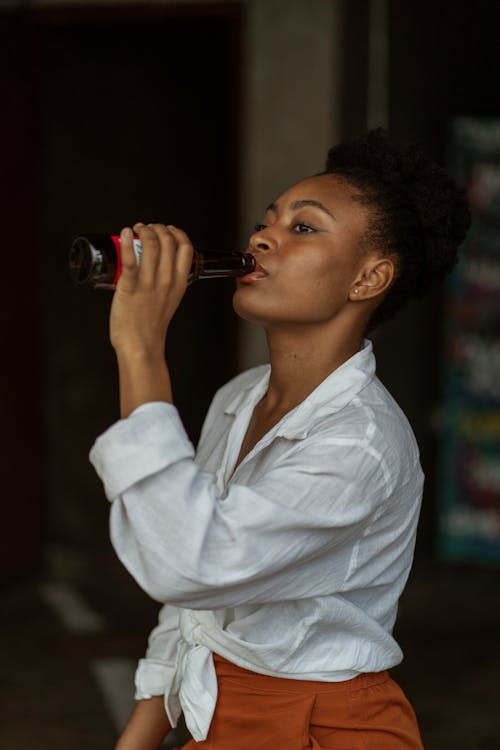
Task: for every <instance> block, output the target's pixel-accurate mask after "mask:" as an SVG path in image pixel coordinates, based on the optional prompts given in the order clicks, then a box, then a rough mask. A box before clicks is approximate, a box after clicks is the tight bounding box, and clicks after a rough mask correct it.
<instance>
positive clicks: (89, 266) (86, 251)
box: [69, 234, 255, 290]
mask: <svg viewBox="0 0 500 750" xmlns="http://www.w3.org/2000/svg"><path fill="white" fill-rule="evenodd" d="M134 251H135V256H136V259H137V262H138V263H140V261H141V255H142V245H141V242H140V240H139V239H137V238H135V239H134ZM69 268H70V276H71V278H72V279H73V281H75V282H76V283H77V284H83V285H86V286H90V287H93V288H94V289H110V290H113V289H115V287H116V284H117V282H118V279H119V278H120V273H121V246H120V237H119V236H117V235H110V234H86V235H81V236H79V237H77V238H76V239H75V240H74V241H73V243H72V245H71V249H70V253H69ZM254 270H255V258H254V257H253V255H250V253H239V252H229V253H225V252H222V251H212V250H210V251H203V252H201V251H199V250H195V252H194V257H193V264H192V266H191V271H190V274H189V283H191V282H193V281H196V280H197V279H215V278H220V277H223V276H245V274H247V273H252V271H254Z"/></svg>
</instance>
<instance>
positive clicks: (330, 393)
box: [224, 339, 375, 439]
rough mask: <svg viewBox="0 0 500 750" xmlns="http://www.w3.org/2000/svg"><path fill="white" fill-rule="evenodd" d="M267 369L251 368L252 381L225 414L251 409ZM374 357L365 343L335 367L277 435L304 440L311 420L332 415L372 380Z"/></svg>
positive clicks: (287, 417) (262, 387)
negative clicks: (252, 373)
mask: <svg viewBox="0 0 500 750" xmlns="http://www.w3.org/2000/svg"><path fill="white" fill-rule="evenodd" d="M270 371H271V367H270V365H262V366H261V367H258V368H255V377H254V378H251V379H250V380H249V381H248V382H247V384H246V385H245V386H243V387H242V388H241V389H240V390H239V391H238V393H237V394H236V396H235V398H233V399H232V401H230V402H229V404H228V405H227V406H226V408H225V410H224V411H225V413H226V414H230V415H237V414H239V413H240V412H241V411H242V410H243V409H245V408H248V407H249V406H250V405H251V406H252V408H253V407H255V405H256V404H257V403H258V402H259V401H260V399H261V398H262V397H263V396H264V395H265V393H266V391H267V386H268V383H269V375H270ZM374 375H375V355H374V353H373V347H372V343H371V341H369V340H368V339H365V341H364V343H363V347H362V348H361V349H360V350H359V352H356V354H354V355H353V356H352V357H350V358H349V359H348V360H346V361H345V362H344V363H343V364H342V365H340V367H337V369H336V370H334V371H333V372H332V373H330V375H328V376H327V377H326V378H325V380H323V382H321V383H320V384H319V385H318V386H317V387H316V388H315V389H314V391H312V393H310V394H309V396H307V398H305V399H304V401H302V402H301V403H300V404H298V406H296V407H295V408H294V409H292V410H291V411H290V412H289V413H288V414H286V415H285V417H283V419H282V420H281V422H280V423H279V426H278V429H277V433H276V434H277V435H281V436H282V437H285V438H288V439H302V438H305V437H307V435H308V433H309V431H310V429H311V427H312V426H313V423H314V420H315V419H316V418H318V417H322V416H325V415H327V414H333V413H335V412H337V411H339V410H340V409H342V408H343V407H344V406H346V405H347V404H348V403H349V402H350V401H352V399H353V398H354V397H355V396H356V395H357V394H358V393H359V392H360V391H361V390H362V389H363V388H364V387H365V386H366V385H368V383H370V381H371V380H372V379H373V377H374Z"/></svg>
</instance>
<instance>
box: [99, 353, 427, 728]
mask: <svg viewBox="0 0 500 750" xmlns="http://www.w3.org/2000/svg"><path fill="white" fill-rule="evenodd" d="M269 372H270V370H269V366H268V365H264V366H261V367H257V368H254V369H252V370H249V371H247V372H245V373H243V374H242V375H239V376H238V377H236V378H235V379H234V380H232V381H231V382H230V383H228V384H227V385H225V386H224V387H223V388H221V389H220V390H219V391H218V392H217V394H216V395H215V397H214V400H213V402H212V404H211V406H210V409H209V411H208V414H207V417H206V420H205V423H204V426H203V430H202V434H201V437H200V441H199V446H198V450H197V452H196V456H195V452H194V449H193V446H192V445H191V443H190V441H189V439H188V437H187V435H186V433H185V431H184V428H183V426H182V424H181V421H180V419H179V416H178V413H177V410H176V409H175V407H174V406H172V405H171V404H166V403H148V404H143V405H142V406H140V407H139V408H137V409H136V410H135V411H134V412H133V413H132V414H131V415H130V416H129V417H128V418H127V419H124V420H121V421H119V422H117V423H116V424H115V425H113V426H112V427H111V428H110V429H109V430H108V431H107V432H105V433H104V435H102V436H101V437H100V438H99V439H98V440H97V441H96V444H95V445H94V447H93V449H92V451H91V461H92V463H93V465H94V466H95V468H96V470H97V472H98V474H99V476H100V477H101V479H102V480H103V482H104V486H105V490H106V495H107V497H108V498H109V500H111V501H112V508H111V538H112V542H113V544H114V547H115V549H116V552H117V554H118V556H119V557H120V559H121V561H122V562H123V564H124V565H125V566H126V568H127V569H128V570H129V571H130V572H131V574H132V575H133V576H134V577H135V579H136V580H137V582H138V583H139V585H140V586H142V588H143V589H144V590H145V591H146V592H147V593H148V594H150V596H152V597H153V598H154V599H157V600H159V601H160V602H166V604H165V606H164V607H163V609H162V611H161V613H160V622H159V625H158V626H157V627H156V628H155V629H154V630H153V632H152V634H151V636H150V640H149V647H148V651H147V654H146V658H145V659H143V660H141V662H140V663H139V668H138V670H137V675H136V687H137V693H136V697H137V698H145V697H150V696H151V695H161V694H165V706H166V710H167V714H168V716H169V719H170V722H171V724H172V725H173V726H175V725H176V723H177V720H178V718H179V715H180V713H181V711H184V714H185V719H186V723H187V726H188V728H189V729H190V731H191V733H192V735H193V737H194V739H195V740H202V739H205V738H206V736H207V732H208V729H209V726H210V722H211V718H212V714H213V711H214V708H215V703H216V700H217V681H216V675H215V670H214V666H213V661H212V658H211V654H212V652H216V653H218V654H220V655H222V656H224V657H226V658H227V659H229V660H230V661H232V662H233V663H235V664H237V665H239V666H241V667H244V668H246V669H250V670H252V671H254V672H258V673H261V674H267V675H276V676H278V677H286V678H291V679H303V680H320V681H326V682H328V681H331V682H335V681H338V680H346V679H350V678H352V677H355V676H356V675H358V674H360V673H363V672H378V671H382V670H385V669H389V668H391V667H393V666H394V665H396V664H398V663H399V662H400V661H401V659H402V653H401V650H400V648H399V646H398V645H397V643H396V642H395V640H394V639H393V637H392V635H391V632H392V628H393V626H394V622H395V619H396V612H397V601H398V598H399V596H400V594H401V592H402V590H403V587H404V585H405V582H406V580H407V577H408V574H409V570H410V567H411V562H412V558H413V550H414V543H415V535H416V528H417V521H418V515H419V509H420V500H421V494H422V486H423V474H422V470H421V468H420V463H419V457H418V449H417V446H416V442H415V439H414V436H413V433H412V431H411V428H410V426H409V424H408V422H407V420H406V418H405V417H404V415H403V413H402V412H401V410H400V409H399V407H398V406H397V404H396V403H395V402H394V400H393V399H392V397H391V396H390V395H389V393H388V392H387V391H386V389H385V388H384V387H383V385H382V384H381V383H380V381H379V380H378V379H377V378H376V377H375V358H374V356H373V352H372V347H371V343H370V342H368V341H367V342H365V345H364V348H363V349H362V350H361V351H360V352H358V353H357V354H355V355H354V356H353V357H351V358H350V359H349V360H348V361H347V362H345V363H344V364H343V365H342V366H341V367H339V368H338V369H337V370H335V371H334V372H333V373H331V374H330V375H329V376H328V377H327V378H326V379H325V380H324V381H323V382H322V383H321V384H320V385H319V386H318V387H317V388H316V389H315V390H314V391H313V392H312V393H311V394H310V395H309V396H308V397H307V398H306V399H305V400H304V401H303V402H302V403H301V404H299V405H298V406H297V407H295V408H294V409H293V410H292V411H290V412H289V413H288V414H286V415H285V416H284V417H283V418H282V419H281V421H280V422H279V423H278V424H277V425H276V426H275V427H273V428H272V429H271V430H270V431H269V432H268V433H267V434H266V435H265V436H264V437H263V438H262V439H261V440H260V441H259V442H258V443H257V445H255V447H254V448H253V449H252V450H251V451H250V453H249V454H248V455H247V456H246V457H245V459H244V460H243V461H242V462H241V464H240V465H239V466H238V468H237V469H236V471H234V474H233V467H234V465H235V463H236V460H237V457H238V454H239V451H240V446H241V442H242V440H243V437H244V435H245V432H246V429H247V426H248V423H249V420H250V417H251V415H252V412H253V410H254V407H255V406H256V404H257V403H258V402H259V401H260V399H261V398H262V397H263V396H264V394H265V393H266V389H267V384H268V380H269Z"/></svg>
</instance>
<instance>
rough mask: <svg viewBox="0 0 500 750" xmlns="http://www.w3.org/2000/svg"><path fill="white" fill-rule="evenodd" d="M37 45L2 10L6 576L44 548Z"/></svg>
mask: <svg viewBox="0 0 500 750" xmlns="http://www.w3.org/2000/svg"><path fill="white" fill-rule="evenodd" d="M21 40H22V42H23V45H22V46H21V44H20V41H21ZM34 42H35V39H34V34H33V33H32V28H31V25H30V23H29V22H28V20H27V19H26V18H25V17H24V16H19V15H16V14H12V15H10V14H8V15H3V16H2V15H1V14H0V102H1V116H0V148H1V150H0V155H1V159H0V165H1V178H0V207H1V208H0V212H1V214H0V215H1V225H2V230H1V237H2V284H1V293H0V326H1V328H0V337H1V355H0V393H1V395H0V470H1V483H2V491H1V493H2V522H1V527H0V528H1V532H0V579H2V578H10V577H11V576H13V575H17V574H18V575H20V574H23V573H26V572H30V571H31V570H32V569H33V568H34V567H36V566H37V565H38V564H39V563H40V559H41V552H42V531H41V529H42V514H43V507H42V495H43V492H42V473H43V459H44V447H43V428H42V415H41V403H42V382H41V381H42V369H43V368H42V364H41V362H42V357H41V334H40V326H39V320H40V311H41V308H42V295H41V289H40V264H39V252H38V250H39V248H38V245H37V240H38V236H37V221H36V217H37V216H38V207H39V206H38V202H39V201H38V199H39V180H38V174H39V161H40V158H39V157H40V138H39V130H38V116H37V114H38V113H37V105H36V97H35V82H34V80H33V77H32V70H33V66H34V59H35V58H34V54H33V52H34ZM21 49H22V50H23V53H22V54H21V53H20V51H21ZM14 530H15V532H16V533H13V531H14Z"/></svg>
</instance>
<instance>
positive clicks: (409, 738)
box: [182, 654, 423, 750]
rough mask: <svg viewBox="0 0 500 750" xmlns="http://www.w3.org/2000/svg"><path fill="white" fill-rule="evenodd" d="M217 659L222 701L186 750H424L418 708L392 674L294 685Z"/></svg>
mask: <svg viewBox="0 0 500 750" xmlns="http://www.w3.org/2000/svg"><path fill="white" fill-rule="evenodd" d="M213 658H214V664H215V669H216V672H217V682H218V688H219V695H218V698H217V705H216V708H215V712H214V716H213V719H212V723H211V725H210V730H209V733H208V737H207V739H206V740H203V741H202V742H195V741H194V740H191V741H190V742H188V743H187V745H184V746H183V749H182V750H423V745H422V741H421V739H420V734H419V731H418V725H417V721H416V718H415V714H414V712H413V709H412V708H411V706H410V704H409V702H408V700H407V698H406V697H405V695H404V693H403V691H402V690H401V688H400V687H399V686H398V685H397V684H396V683H395V682H394V680H392V679H391V677H390V676H389V674H388V673H387V672H376V673H375V672H374V673H372V674H363V675H359V676H358V677H355V678H354V679H352V680H346V681H345V682H315V681H307V680H290V679H286V678H282V677H268V676H267V675H261V674H256V673H255V672H250V671H249V670H247V669H242V668H241V667H237V666H236V665H235V664H232V663H231V662H230V661H228V660H227V659H224V658H223V657H222V656H218V655H217V654H214V657H213Z"/></svg>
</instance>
